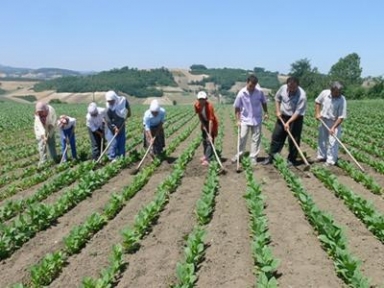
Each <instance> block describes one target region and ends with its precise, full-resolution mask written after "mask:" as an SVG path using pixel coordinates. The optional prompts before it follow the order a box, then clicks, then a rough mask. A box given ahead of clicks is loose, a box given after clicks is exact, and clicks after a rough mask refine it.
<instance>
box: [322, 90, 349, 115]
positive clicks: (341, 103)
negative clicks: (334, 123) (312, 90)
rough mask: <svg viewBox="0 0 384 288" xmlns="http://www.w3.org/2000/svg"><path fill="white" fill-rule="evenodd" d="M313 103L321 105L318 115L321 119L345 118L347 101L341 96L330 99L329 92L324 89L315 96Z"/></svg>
mask: <svg viewBox="0 0 384 288" xmlns="http://www.w3.org/2000/svg"><path fill="white" fill-rule="evenodd" d="M315 103H317V104H320V105H321V111H320V115H321V117H322V118H325V119H331V120H336V119H338V118H343V119H344V118H347V101H346V100H345V97H344V96H343V95H340V96H339V97H332V95H331V90H330V89H326V90H323V91H321V93H320V94H319V96H317V98H316V99H315Z"/></svg>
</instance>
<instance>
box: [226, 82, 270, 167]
mask: <svg viewBox="0 0 384 288" xmlns="http://www.w3.org/2000/svg"><path fill="white" fill-rule="evenodd" d="M258 82H259V80H258V79H257V77H256V76H255V75H250V76H249V77H248V78H247V84H246V86H245V87H244V88H242V89H241V90H240V91H239V93H238V94H237V96H236V99H235V102H234V104H233V106H234V107H235V115H236V119H237V125H238V126H239V129H240V143H239V151H238V154H236V155H235V156H234V157H233V158H232V163H235V162H236V161H237V160H238V158H240V157H241V156H242V155H243V154H244V152H245V146H246V144H247V138H248V133H249V132H250V133H251V140H252V141H251V151H250V154H249V157H250V160H251V164H252V165H256V164H257V155H258V154H259V152H260V143H261V124H262V121H263V111H264V118H265V119H267V118H268V107H267V99H266V98H265V96H264V92H263V91H262V90H261V89H260V88H257V84H258ZM259 87H260V86H259Z"/></svg>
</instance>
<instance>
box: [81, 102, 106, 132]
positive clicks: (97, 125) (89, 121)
mask: <svg viewBox="0 0 384 288" xmlns="http://www.w3.org/2000/svg"><path fill="white" fill-rule="evenodd" d="M105 111H106V109H105V108H100V107H97V112H98V113H97V116H91V114H89V113H87V115H86V116H85V119H86V126H87V127H88V128H89V129H91V131H92V132H95V131H97V130H99V129H102V127H103V122H104V117H105Z"/></svg>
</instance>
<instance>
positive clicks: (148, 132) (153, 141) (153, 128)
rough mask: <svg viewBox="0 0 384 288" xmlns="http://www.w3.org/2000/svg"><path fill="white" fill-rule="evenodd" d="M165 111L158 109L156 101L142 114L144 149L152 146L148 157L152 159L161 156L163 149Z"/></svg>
mask: <svg viewBox="0 0 384 288" xmlns="http://www.w3.org/2000/svg"><path fill="white" fill-rule="evenodd" d="M165 115H166V112H165V109H164V108H162V107H160V105H159V102H158V101H157V100H152V101H151V105H150V106H149V109H148V110H147V111H145V112H144V117H143V125H144V147H145V148H148V147H149V146H150V145H152V149H151V151H150V155H151V156H152V158H154V157H155V156H157V155H159V154H161V153H162V152H163V149H164V147H165V137H164V128H163V124H164V121H165Z"/></svg>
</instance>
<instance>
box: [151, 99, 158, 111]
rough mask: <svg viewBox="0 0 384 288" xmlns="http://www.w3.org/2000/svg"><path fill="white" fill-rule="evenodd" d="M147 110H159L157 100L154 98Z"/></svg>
mask: <svg viewBox="0 0 384 288" xmlns="http://www.w3.org/2000/svg"><path fill="white" fill-rule="evenodd" d="M149 110H150V111H152V112H158V111H159V110H160V105H159V102H158V101H157V100H156V99H155V100H152V102H151V105H150V106H149Z"/></svg>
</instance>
